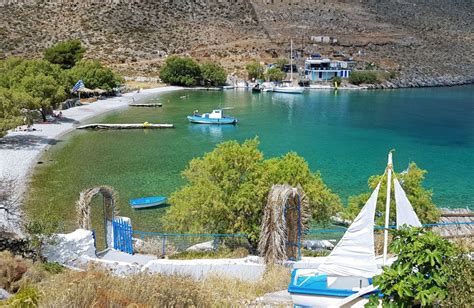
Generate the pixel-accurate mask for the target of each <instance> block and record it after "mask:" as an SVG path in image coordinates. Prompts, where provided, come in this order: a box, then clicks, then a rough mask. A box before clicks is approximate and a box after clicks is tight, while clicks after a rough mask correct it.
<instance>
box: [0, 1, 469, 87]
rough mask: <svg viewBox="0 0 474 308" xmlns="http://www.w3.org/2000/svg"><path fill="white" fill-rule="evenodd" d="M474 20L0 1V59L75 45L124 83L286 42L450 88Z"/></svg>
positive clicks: (454, 13) (319, 8)
mask: <svg viewBox="0 0 474 308" xmlns="http://www.w3.org/2000/svg"><path fill="white" fill-rule="evenodd" d="M472 14H473V4H472V1H471V0H453V1H443V0H419V1H416V2H413V1H410V0H397V1H393V0H361V1H348V0H298V1H297V0H232V1H220V0H163V1H158V0H134V1H127V0H82V1H79V0H68V1H66V0H49V1H40V0H0V17H1V18H0V57H2V56H3V57H5V56H10V55H27V56H40V55H41V51H42V50H43V49H44V48H45V47H49V46H51V45H52V44H54V43H56V42H58V41H61V40H65V39H70V38H78V39H81V41H82V42H83V43H84V44H85V45H86V47H88V53H87V55H86V57H89V58H100V59H101V60H103V61H104V62H107V63H108V64H110V65H112V66H113V67H114V68H115V69H117V70H120V71H122V72H123V73H125V74H126V75H140V76H156V74H157V71H158V70H159V68H160V66H161V65H162V63H163V61H164V57H165V56H166V55H168V54H171V53H180V54H189V55H192V56H194V57H197V58H202V59H209V58H211V59H216V60H219V61H220V62H221V63H222V64H224V65H225V66H226V68H227V69H228V70H229V73H233V72H237V73H239V71H241V70H242V68H243V67H244V66H245V63H247V62H248V61H250V60H251V59H258V60H263V61H272V60H273V59H274V58H276V57H282V56H286V55H288V52H289V50H288V49H289V44H288V43H289V40H290V39H293V40H294V45H295V49H297V50H301V51H303V52H304V53H321V54H332V53H333V52H335V51H340V52H342V53H343V54H345V55H352V56H353V57H354V58H355V59H356V60H357V61H358V68H362V69H364V68H366V67H367V66H370V67H371V68H374V67H375V68H376V69H379V70H389V71H396V72H399V73H400V74H399V75H400V76H402V77H400V78H399V79H398V80H395V81H392V82H391V83H392V84H393V85H394V86H397V87H400V86H403V87H404V86H415V85H423V86H425V85H450V84H452V83H456V84H460V83H466V82H472V79H474V78H473V76H474V59H473V57H472V55H473V54H474V23H472ZM319 38H322V39H319ZM446 76H448V77H446ZM451 76H452V77H451ZM379 86H380V87H385V86H387V87H390V86H391V85H390V84H389V83H386V84H382V85H378V86H377V87H379Z"/></svg>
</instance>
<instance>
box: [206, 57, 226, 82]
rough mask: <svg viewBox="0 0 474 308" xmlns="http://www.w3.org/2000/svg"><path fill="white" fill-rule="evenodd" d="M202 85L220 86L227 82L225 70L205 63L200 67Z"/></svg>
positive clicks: (212, 63) (216, 64)
mask: <svg viewBox="0 0 474 308" xmlns="http://www.w3.org/2000/svg"><path fill="white" fill-rule="evenodd" d="M201 73H202V79H203V81H204V84H205V85H207V86H221V85H224V84H225V82H226V80H227V73H226V71H225V69H224V68H223V67H222V66H221V65H220V64H218V63H214V62H205V63H203V64H202V65H201Z"/></svg>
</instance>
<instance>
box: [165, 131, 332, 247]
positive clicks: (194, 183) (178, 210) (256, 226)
mask: <svg viewBox="0 0 474 308" xmlns="http://www.w3.org/2000/svg"><path fill="white" fill-rule="evenodd" d="M258 145H259V141H258V139H256V138H255V139H252V140H247V141H245V142H244V143H242V144H239V143H238V142H237V141H227V142H223V143H221V144H218V145H217V147H216V148H215V149H214V150H213V151H212V152H209V153H206V154H205V155H204V156H203V157H201V158H194V159H193V160H191V161H190V162H189V165H188V166H187V168H186V169H185V170H184V171H183V177H184V178H185V179H186V181H187V184H186V185H185V186H184V187H182V188H181V189H179V190H177V191H176V192H174V193H173V194H172V195H171V198H170V203H171V204H172V207H170V209H169V210H168V211H167V213H166V214H165V216H164V217H163V223H164V225H165V227H166V228H168V229H169V230H173V231H178V232H196V233H199V232H210V233H245V234H248V235H249V239H250V241H251V242H252V244H256V242H257V240H258V236H259V233H260V225H261V220H262V215H263V208H264V206H265V202H266V198H267V195H268V193H269V191H270V189H271V186H272V184H284V183H287V184H290V185H293V186H296V185H297V184H300V185H301V186H302V188H303V190H304V191H305V193H306V195H307V196H308V198H309V200H310V207H311V210H312V214H313V217H314V219H316V220H317V221H320V222H324V221H328V220H329V218H330V217H331V216H332V215H334V214H335V213H336V212H337V211H338V210H339V209H341V202H340V200H339V198H338V197H337V196H336V195H335V194H334V193H333V192H332V191H331V190H330V189H329V188H328V187H327V186H326V185H325V184H324V182H323V180H322V178H321V175H320V174H319V173H313V172H311V170H310V169H309V166H308V164H307V162H306V161H305V160H304V159H303V158H302V157H300V156H298V155H297V154H296V153H288V154H286V155H284V156H281V157H277V158H271V159H267V160H265V159H264V156H263V153H262V152H261V151H260V150H259V149H258Z"/></svg>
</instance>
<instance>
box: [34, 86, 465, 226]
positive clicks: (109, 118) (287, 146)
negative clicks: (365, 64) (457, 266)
mask: <svg viewBox="0 0 474 308" xmlns="http://www.w3.org/2000/svg"><path fill="white" fill-rule="evenodd" d="M473 93H474V86H472V85H471V86H463V87H453V88H426V89H402V90H393V91H390V90H383V91H339V92H338V93H335V92H332V91H311V92H310V93H307V94H304V95H286V94H277V93H261V94H252V93H250V92H247V91H240V90H238V91H223V92H214V91H209V92H207V91H178V92H169V93H164V94H161V95H160V96H159V97H158V98H152V99H151V100H157V99H158V100H159V101H160V102H162V103H163V107H162V108H128V109H125V110H118V111H116V112H112V113H110V114H107V115H102V116H100V117H98V118H95V119H91V120H90V121H89V122H104V123H132V122H135V123H136V122H138V123H142V122H145V121H148V122H150V123H173V124H175V125H176V128H175V129H164V130H128V131H112V130H105V131H74V132H72V133H70V134H67V135H65V136H63V137H62V139H61V141H60V142H58V144H57V145H55V146H53V147H52V148H50V149H49V150H48V151H47V152H46V153H45V154H44V155H43V157H42V158H41V161H43V162H45V163H44V164H42V165H38V167H37V168H36V169H35V171H34V175H33V177H32V182H31V188H30V193H29V195H28V198H27V203H26V209H27V212H28V213H29V214H30V215H35V214H36V213H39V212H47V211H54V212H56V213H59V214H60V215H61V216H62V217H63V218H64V221H65V224H66V225H68V226H72V225H73V222H74V216H75V213H74V210H73V209H74V202H75V201H76V200H77V198H78V196H79V192H80V191H81V190H83V189H86V188H89V187H92V186H94V185H110V186H112V187H114V188H115V189H116V190H117V191H118V193H119V198H120V199H119V202H118V203H119V205H120V208H121V213H122V215H124V216H129V217H131V218H132V220H133V222H134V227H135V228H137V229H142V230H150V231H152V230H155V231H159V230H160V223H159V217H160V216H161V215H162V214H163V212H164V211H165V208H159V209H148V210H132V209H130V208H129V206H128V200H129V199H131V198H136V197H141V196H146V195H169V194H171V193H172V192H173V191H174V190H175V189H176V188H178V187H180V186H181V185H183V184H184V181H183V179H182V178H181V176H180V172H181V171H182V170H183V169H184V168H185V167H186V164H187V162H188V161H189V160H190V159H192V158H193V157H198V156H202V155H203V154H204V153H205V152H208V151H210V150H212V149H213V148H214V146H215V145H216V144H217V143H219V142H222V141H224V140H231V139H236V140H238V141H244V140H245V139H248V138H254V137H255V136H258V137H259V139H260V142H261V147H260V148H261V150H262V151H263V152H264V154H265V156H266V157H273V156H279V155H282V154H284V153H286V152H288V151H295V152H297V153H298V154H299V155H301V156H303V157H305V159H306V160H307V161H308V163H309V164H310V167H311V168H312V170H315V171H316V170H319V171H320V172H321V174H322V176H323V179H324V180H325V182H326V183H327V184H328V185H329V187H331V189H333V191H334V192H336V193H337V194H338V195H340V196H341V198H342V200H343V201H344V202H346V201H347V197H348V196H350V195H354V194H359V193H361V192H365V191H367V179H368V177H369V176H370V175H373V174H380V173H383V170H384V168H385V164H386V155H387V152H388V151H389V150H390V149H396V152H395V154H394V166H395V169H396V171H401V170H403V169H405V168H406V166H407V165H408V163H409V162H410V161H415V162H416V163H417V164H418V165H419V166H420V167H421V168H424V169H427V170H428V172H429V173H428V174H427V177H426V182H425V183H426V186H427V187H428V188H430V189H432V190H433V192H434V201H435V203H436V204H437V205H438V206H440V207H470V208H474V196H473V194H472V192H473V191H474V185H473V184H472V182H470V181H469V179H470V178H472V176H473V175H474V99H473V97H474V96H473ZM183 96H185V98H182V97H183ZM216 107H231V108H233V109H229V110H226V111H227V112H228V113H229V114H232V115H233V116H236V117H238V118H239V120H240V123H239V125H237V126H207V125H195V124H189V123H187V120H186V115H188V114H190V113H192V111H193V110H195V109H199V110H200V111H202V112H204V111H210V110H212V109H213V108H216ZM94 208H95V209H94V211H95V213H96V214H97V215H95V216H100V215H99V214H100V210H99V209H100V202H99V201H96V202H95V204H94ZM97 222H100V219H99V220H97V219H95V223H97Z"/></svg>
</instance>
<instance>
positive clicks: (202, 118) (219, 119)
mask: <svg viewBox="0 0 474 308" xmlns="http://www.w3.org/2000/svg"><path fill="white" fill-rule="evenodd" d="M188 120H189V122H191V123H196V124H237V118H234V117H231V116H225V115H224V110H222V109H215V110H213V111H212V112H211V113H203V114H199V113H198V112H197V110H196V111H195V112H194V113H193V115H190V116H188Z"/></svg>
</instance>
